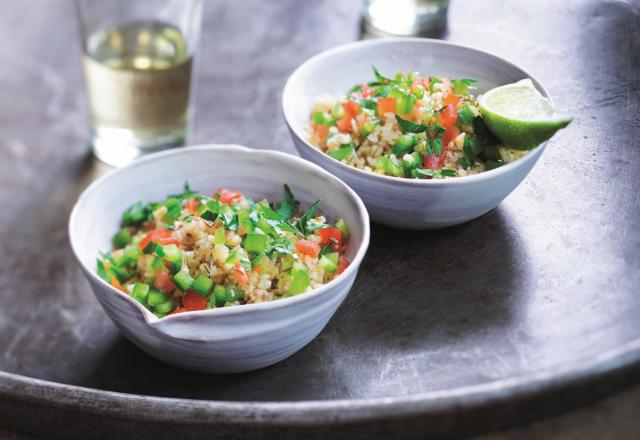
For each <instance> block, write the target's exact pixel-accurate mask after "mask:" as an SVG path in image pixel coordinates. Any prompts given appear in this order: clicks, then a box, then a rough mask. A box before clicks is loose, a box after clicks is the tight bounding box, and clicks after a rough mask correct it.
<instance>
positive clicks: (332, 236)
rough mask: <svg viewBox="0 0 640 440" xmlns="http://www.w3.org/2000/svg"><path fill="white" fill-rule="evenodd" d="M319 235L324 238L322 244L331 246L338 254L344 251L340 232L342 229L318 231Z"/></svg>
mask: <svg viewBox="0 0 640 440" xmlns="http://www.w3.org/2000/svg"><path fill="white" fill-rule="evenodd" d="M318 235H319V236H320V238H322V244H331V245H332V247H333V248H334V249H335V250H337V251H338V252H340V251H341V250H342V232H340V229H338V228H324V229H318Z"/></svg>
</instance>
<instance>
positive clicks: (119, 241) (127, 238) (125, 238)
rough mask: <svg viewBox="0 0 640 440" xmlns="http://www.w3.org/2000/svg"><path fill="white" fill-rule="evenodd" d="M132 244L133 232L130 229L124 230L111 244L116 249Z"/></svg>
mask: <svg viewBox="0 0 640 440" xmlns="http://www.w3.org/2000/svg"><path fill="white" fill-rule="evenodd" d="M130 242H131V231H129V229H128V228H122V229H120V230H119V231H118V232H116V234H115V235H114V236H113V238H112V239H111V244H112V245H113V248H114V249H120V248H123V247H125V246H126V245H128V244H129V243H130Z"/></svg>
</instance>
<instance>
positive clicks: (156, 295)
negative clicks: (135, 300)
mask: <svg viewBox="0 0 640 440" xmlns="http://www.w3.org/2000/svg"><path fill="white" fill-rule="evenodd" d="M168 300H169V297H168V296H167V295H165V294H164V293H162V292H160V291H159V290H156V289H150V290H149V294H148V295H147V304H149V305H150V306H152V307H153V306H157V305H158V304H162V303H164V302H167V301H168Z"/></svg>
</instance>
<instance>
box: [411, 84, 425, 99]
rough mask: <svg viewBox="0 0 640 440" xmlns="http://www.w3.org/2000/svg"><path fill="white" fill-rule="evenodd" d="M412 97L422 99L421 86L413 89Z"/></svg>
mask: <svg viewBox="0 0 640 440" xmlns="http://www.w3.org/2000/svg"><path fill="white" fill-rule="evenodd" d="M412 93H413V96H415V97H416V98H418V99H422V98H424V87H423V86H421V85H417V86H415V87H414V88H413V92H412Z"/></svg>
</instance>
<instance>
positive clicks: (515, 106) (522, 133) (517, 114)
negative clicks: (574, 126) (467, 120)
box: [478, 79, 572, 150]
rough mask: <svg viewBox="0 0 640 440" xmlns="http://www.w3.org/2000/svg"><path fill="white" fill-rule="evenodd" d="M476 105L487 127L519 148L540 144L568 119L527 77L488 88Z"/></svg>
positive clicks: (524, 148)
mask: <svg viewBox="0 0 640 440" xmlns="http://www.w3.org/2000/svg"><path fill="white" fill-rule="evenodd" d="M478 104H480V114H481V115H482V118H483V120H484V123H485V124H486V126H487V127H488V128H489V130H490V131H491V132H492V133H493V134H494V135H495V136H496V137H497V138H498V139H500V140H501V141H502V142H503V143H504V144H505V145H506V146H509V147H512V148H517V149H520V150H530V149H531V148H534V147H536V146H537V145H540V144H541V143H543V142H544V141H546V140H548V139H549V138H550V137H551V136H553V135H554V134H555V132H556V131H558V130H560V129H561V128H564V127H566V126H567V125H568V124H569V122H571V119H572V118H571V117H570V116H567V115H563V114H560V113H558V112H556V110H555V109H554V108H553V106H552V105H551V102H549V100H548V99H547V98H545V97H544V96H542V95H541V94H540V92H538V90H536V88H535V86H534V85H533V83H532V82H531V80H530V79H523V80H521V81H518V82H517V83H513V84H507V85H505V86H500V87H496V88H495V89H491V90H489V91H488V92H487V93H485V94H484V95H482V96H480V98H479V99H478Z"/></svg>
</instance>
